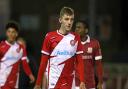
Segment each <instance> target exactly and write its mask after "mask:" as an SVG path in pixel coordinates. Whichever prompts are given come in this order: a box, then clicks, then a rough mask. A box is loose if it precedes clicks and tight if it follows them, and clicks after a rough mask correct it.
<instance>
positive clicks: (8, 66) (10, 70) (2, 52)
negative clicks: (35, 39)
mask: <svg viewBox="0 0 128 89" xmlns="http://www.w3.org/2000/svg"><path fill="white" fill-rule="evenodd" d="M5 29H6V36H7V39H6V40H5V41H1V42H0V89H18V82H19V81H18V79H19V78H18V77H19V65H20V62H22V65H23V67H24V70H25V73H26V74H27V75H28V76H29V78H30V80H31V81H32V82H34V80H35V78H34V76H33V74H32V72H31V70H30V68H29V65H28V63H27V61H26V59H27V54H26V49H25V47H24V46H23V45H21V44H19V43H17V41H16V39H17V37H18V32H19V25H18V23H16V22H14V21H12V22H9V23H7V24H6V26H5Z"/></svg>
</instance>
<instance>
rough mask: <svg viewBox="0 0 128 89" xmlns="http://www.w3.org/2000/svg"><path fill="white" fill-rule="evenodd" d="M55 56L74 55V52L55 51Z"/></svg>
mask: <svg viewBox="0 0 128 89" xmlns="http://www.w3.org/2000/svg"><path fill="white" fill-rule="evenodd" d="M56 55H74V52H69V51H67V50H64V51H60V50H59V51H57V52H56Z"/></svg>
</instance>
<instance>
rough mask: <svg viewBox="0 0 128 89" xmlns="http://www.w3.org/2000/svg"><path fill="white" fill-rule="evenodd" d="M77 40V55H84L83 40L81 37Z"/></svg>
mask: <svg viewBox="0 0 128 89" xmlns="http://www.w3.org/2000/svg"><path fill="white" fill-rule="evenodd" d="M76 40H77V42H78V46H77V50H76V54H81V53H83V46H82V44H81V39H80V36H79V35H78V36H77V38H76Z"/></svg>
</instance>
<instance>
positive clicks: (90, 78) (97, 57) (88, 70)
mask: <svg viewBox="0 0 128 89" xmlns="http://www.w3.org/2000/svg"><path fill="white" fill-rule="evenodd" d="M88 29H89V27H88V24H87V23H86V22H84V21H78V22H76V23H75V32H76V33H78V34H80V37H81V43H82V45H83V49H84V53H83V56H82V58H83V60H84V73H85V83H86V88H87V89H96V85H95V65H96V75H97V77H98V86H97V88H98V89H102V83H103V69H102V60H101V59H102V55H101V49H100V45H99V42H98V40H96V39H93V38H90V36H89V35H88ZM78 77H79V73H78V74H76V84H77V85H78V84H79V78H78Z"/></svg>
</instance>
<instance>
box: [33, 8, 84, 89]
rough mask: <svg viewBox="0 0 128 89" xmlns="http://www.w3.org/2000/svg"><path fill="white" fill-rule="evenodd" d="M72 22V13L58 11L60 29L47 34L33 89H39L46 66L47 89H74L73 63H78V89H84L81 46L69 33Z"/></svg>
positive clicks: (74, 35)
mask: <svg viewBox="0 0 128 89" xmlns="http://www.w3.org/2000/svg"><path fill="white" fill-rule="evenodd" d="M73 21H74V11H73V9H71V8H69V7H63V8H62V9H61V11H60V18H59V22H60V23H61V26H60V29H58V30H57V31H53V32H49V33H48V34H47V35H46V37H45V39H44V43H43V48H42V51H41V52H42V53H43V55H42V58H41V64H40V68H39V72H38V78H37V81H36V86H35V88H34V89H41V88H40V85H41V81H42V75H43V74H44V72H45V70H46V66H47V64H48V89H75V84H74V82H75V81H74V80H73V79H74V66H75V65H74V63H75V61H76V59H77V61H78V71H79V73H80V81H81V83H80V89H85V84H84V81H83V80H84V71H83V70H84V69H83V68H84V65H83V60H82V55H81V54H82V53H83V51H82V45H81V42H80V37H79V35H77V34H75V33H73V32H70V31H71V28H72V24H73Z"/></svg>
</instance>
